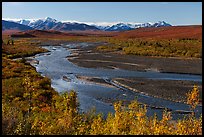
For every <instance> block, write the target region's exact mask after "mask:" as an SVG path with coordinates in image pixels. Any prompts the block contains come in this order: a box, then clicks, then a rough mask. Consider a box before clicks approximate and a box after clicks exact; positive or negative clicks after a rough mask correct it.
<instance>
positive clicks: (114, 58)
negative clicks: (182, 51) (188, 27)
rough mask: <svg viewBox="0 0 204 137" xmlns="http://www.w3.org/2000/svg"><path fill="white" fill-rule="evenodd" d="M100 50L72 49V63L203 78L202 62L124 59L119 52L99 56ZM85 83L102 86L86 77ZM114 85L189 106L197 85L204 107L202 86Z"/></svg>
mask: <svg viewBox="0 0 204 137" xmlns="http://www.w3.org/2000/svg"><path fill="white" fill-rule="evenodd" d="M96 47H97V44H95V45H92V46H88V47H79V48H77V47H76V48H74V49H71V50H72V54H71V56H69V57H68V60H69V61H71V62H72V63H74V64H76V65H78V66H81V67H86V68H104V69H113V70H117V69H124V70H131V71H143V72H144V71H147V72H148V71H153V72H161V73H172V74H174V73H175V74H190V75H202V60H201V59H196V58H191V59H189V58H188V59H181V58H180V59H179V58H164V57H147V56H143V57H142V56H133V55H120V53H118V52H106V53H105V52H99V51H97V50H96ZM83 79H84V80H87V81H91V82H94V81H95V82H96V83H98V79H95V78H91V77H86V78H84V77H83ZM113 81H115V82H118V83H120V84H122V85H125V86H126V87H128V88H129V89H132V90H135V91H138V92H140V93H143V94H147V95H150V96H153V97H159V98H164V99H167V100H171V101H176V102H186V93H187V92H189V91H190V90H192V88H193V86H194V85H198V88H199V93H200V99H201V101H200V104H202V82H196V81H185V80H156V79H146V78H114V79H113ZM101 82H102V83H103V84H107V83H106V82H105V81H103V80H101V81H100V83H99V84H101Z"/></svg>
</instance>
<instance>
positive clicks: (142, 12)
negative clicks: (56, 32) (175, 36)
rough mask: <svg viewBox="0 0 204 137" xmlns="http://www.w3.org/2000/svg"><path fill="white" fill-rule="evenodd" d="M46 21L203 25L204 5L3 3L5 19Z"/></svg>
mask: <svg viewBox="0 0 204 137" xmlns="http://www.w3.org/2000/svg"><path fill="white" fill-rule="evenodd" d="M45 17H51V18H54V19H56V20H58V21H77V22H84V23H89V24H91V23H95V24H98V25H107V24H111V23H115V22H124V23H125V22H130V23H131V22H134V23H146V22H157V21H166V22H168V23H170V24H172V25H202V2H2V19H39V18H45Z"/></svg>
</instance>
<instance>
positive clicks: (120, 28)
mask: <svg viewBox="0 0 204 137" xmlns="http://www.w3.org/2000/svg"><path fill="white" fill-rule="evenodd" d="M163 26H171V25H170V24H168V23H166V22H165V21H158V22H156V23H150V22H148V23H140V24H138V23H136V24H131V23H118V24H115V25H112V26H96V27H97V28H99V29H101V30H105V31H125V30H132V29H137V28H143V27H163Z"/></svg>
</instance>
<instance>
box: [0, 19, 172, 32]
mask: <svg viewBox="0 0 204 137" xmlns="http://www.w3.org/2000/svg"><path fill="white" fill-rule="evenodd" d="M164 26H172V25H171V24H169V23H167V22H165V21H158V22H156V23H136V24H134V23H116V24H113V25H111V26H99V25H88V24H86V23H77V22H61V21H57V20H56V19H53V18H50V17H46V18H45V19H37V20H25V19H22V20H18V21H14V20H7V21H5V20H2V30H5V29H14V28H19V29H20V30H32V29H37V30H55V31H75V30H76V31H85V30H93V31H96V30H102V31H126V30H133V29H137V28H144V27H164Z"/></svg>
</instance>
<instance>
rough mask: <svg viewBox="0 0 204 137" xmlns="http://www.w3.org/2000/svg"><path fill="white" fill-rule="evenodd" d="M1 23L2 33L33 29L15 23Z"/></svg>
mask: <svg viewBox="0 0 204 137" xmlns="http://www.w3.org/2000/svg"><path fill="white" fill-rule="evenodd" d="M1 22H2V31H4V30H20V31H24V30H32V29H33V28H31V27H29V26H27V25H23V24H19V23H16V22H11V21H5V20H2V21H1Z"/></svg>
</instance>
